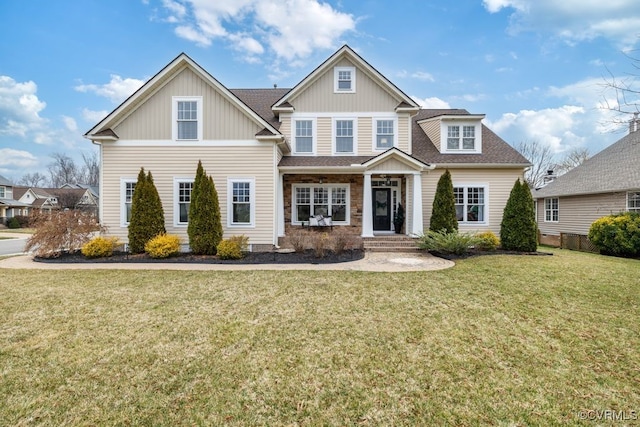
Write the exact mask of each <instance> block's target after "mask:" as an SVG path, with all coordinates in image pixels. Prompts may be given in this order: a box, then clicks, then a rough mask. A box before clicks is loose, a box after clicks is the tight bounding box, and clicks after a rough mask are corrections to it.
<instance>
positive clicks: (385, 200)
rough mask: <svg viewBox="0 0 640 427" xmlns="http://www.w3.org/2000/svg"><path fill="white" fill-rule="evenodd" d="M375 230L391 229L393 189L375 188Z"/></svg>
mask: <svg viewBox="0 0 640 427" xmlns="http://www.w3.org/2000/svg"><path fill="white" fill-rule="evenodd" d="M373 230H374V231H376V230H380V231H382V230H384V231H389V230H391V189H390V188H374V189H373Z"/></svg>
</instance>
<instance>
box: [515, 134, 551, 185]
mask: <svg viewBox="0 0 640 427" xmlns="http://www.w3.org/2000/svg"><path fill="white" fill-rule="evenodd" d="M515 148H516V150H518V151H519V152H520V154H522V155H523V156H524V157H525V158H526V159H527V160H529V162H531V164H532V166H531V167H530V168H529V170H528V171H527V172H525V174H524V179H525V181H526V182H527V184H529V188H540V187H541V186H542V185H543V184H544V177H545V175H547V172H548V171H550V170H553V169H554V168H555V165H556V163H555V158H554V154H553V152H552V151H551V147H550V146H549V145H544V144H541V143H540V141H537V140H532V141H521V142H520V143H518V145H517V146H516V147H515Z"/></svg>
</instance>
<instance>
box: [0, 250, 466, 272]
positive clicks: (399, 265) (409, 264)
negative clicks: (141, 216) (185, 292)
mask: <svg viewBox="0 0 640 427" xmlns="http://www.w3.org/2000/svg"><path fill="white" fill-rule="evenodd" d="M454 265H455V264H454V262H453V261H448V260H446V259H442V258H437V257H434V256H433V255H431V254H429V253H398V252H396V253H385V252H366V253H365V256H364V258H363V259H359V260H356V261H349V262H341V263H335V264H236V265H230V264H193V263H189V264H175V263H139V264H135V263H127V264H103V263H95V264H68V263H66V264H65V263H60V264H55V263H42V262H35V261H33V258H32V256H31V255H19V256H14V257H10V258H6V259H4V260H0V269H2V268H12V269H38V270H220V271H242V270H333V271H339V270H345V271H372V272H405V271H434V270H443V269H446V268H451V267H453V266H454Z"/></svg>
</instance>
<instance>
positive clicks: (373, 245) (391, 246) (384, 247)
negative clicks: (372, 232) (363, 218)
mask: <svg viewBox="0 0 640 427" xmlns="http://www.w3.org/2000/svg"><path fill="white" fill-rule="evenodd" d="M362 240H363V244H364V250H365V251H368V252H419V251H420V249H418V246H417V239H414V238H412V237H409V236H405V235H389V236H376V237H365V238H364V239H362Z"/></svg>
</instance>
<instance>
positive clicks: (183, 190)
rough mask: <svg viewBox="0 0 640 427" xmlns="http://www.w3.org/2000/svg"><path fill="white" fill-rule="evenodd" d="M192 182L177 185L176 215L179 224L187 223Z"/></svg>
mask: <svg viewBox="0 0 640 427" xmlns="http://www.w3.org/2000/svg"><path fill="white" fill-rule="evenodd" d="M192 190H193V182H179V183H178V215H179V222H181V223H187V222H189V207H190V206H191V191H192Z"/></svg>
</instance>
